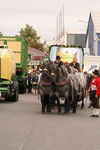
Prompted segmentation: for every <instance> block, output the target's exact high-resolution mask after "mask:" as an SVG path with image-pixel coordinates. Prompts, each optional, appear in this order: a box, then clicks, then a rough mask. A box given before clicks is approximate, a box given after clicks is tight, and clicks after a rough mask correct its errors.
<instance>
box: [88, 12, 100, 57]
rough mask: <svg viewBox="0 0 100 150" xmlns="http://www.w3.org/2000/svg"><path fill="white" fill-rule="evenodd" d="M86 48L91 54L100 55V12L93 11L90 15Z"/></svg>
mask: <svg viewBox="0 0 100 150" xmlns="http://www.w3.org/2000/svg"><path fill="white" fill-rule="evenodd" d="M86 48H89V51H90V55H95V56H100V12H91V13H90V15H89V21H88V27H87V33H86Z"/></svg>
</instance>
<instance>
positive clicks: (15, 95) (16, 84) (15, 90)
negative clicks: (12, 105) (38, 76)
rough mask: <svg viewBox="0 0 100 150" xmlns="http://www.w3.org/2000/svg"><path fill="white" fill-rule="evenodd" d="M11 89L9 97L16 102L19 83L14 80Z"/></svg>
mask: <svg viewBox="0 0 100 150" xmlns="http://www.w3.org/2000/svg"><path fill="white" fill-rule="evenodd" d="M13 89H14V92H13V94H12V96H11V98H10V99H11V101H13V102H16V101H18V99H19V85H18V82H17V81H15V82H14V84H13Z"/></svg>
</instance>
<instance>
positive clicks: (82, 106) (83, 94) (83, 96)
mask: <svg viewBox="0 0 100 150" xmlns="http://www.w3.org/2000/svg"><path fill="white" fill-rule="evenodd" d="M84 98H85V90H84V89H82V105H81V109H82V108H84Z"/></svg>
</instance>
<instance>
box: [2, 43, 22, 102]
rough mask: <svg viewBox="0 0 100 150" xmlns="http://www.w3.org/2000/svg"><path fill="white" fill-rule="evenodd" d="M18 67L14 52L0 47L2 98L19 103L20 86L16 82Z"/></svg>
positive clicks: (4, 46) (3, 46) (5, 47)
mask: <svg viewBox="0 0 100 150" xmlns="http://www.w3.org/2000/svg"><path fill="white" fill-rule="evenodd" d="M15 74H16V65H15V59H14V56H13V53H12V50H10V49H8V48H7V46H6V45H0V98H1V97H4V98H5V100H7V101H8V100H10V101H17V100H18V95H19V84H18V81H16V78H15V76H16V75H15Z"/></svg>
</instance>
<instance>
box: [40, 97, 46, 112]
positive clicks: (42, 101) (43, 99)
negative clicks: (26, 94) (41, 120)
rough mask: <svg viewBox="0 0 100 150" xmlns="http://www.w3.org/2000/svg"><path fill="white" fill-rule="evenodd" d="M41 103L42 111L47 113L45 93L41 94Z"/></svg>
mask: <svg viewBox="0 0 100 150" xmlns="http://www.w3.org/2000/svg"><path fill="white" fill-rule="evenodd" d="M41 104H42V110H41V113H44V114H45V106H46V104H45V96H44V95H42V96H41Z"/></svg>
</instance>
